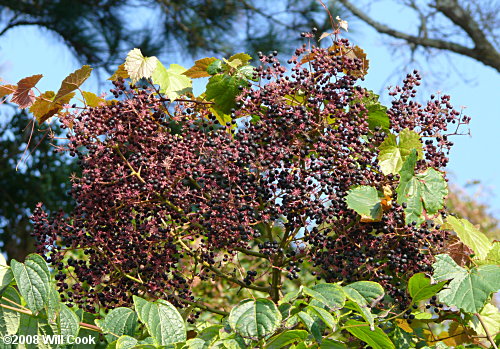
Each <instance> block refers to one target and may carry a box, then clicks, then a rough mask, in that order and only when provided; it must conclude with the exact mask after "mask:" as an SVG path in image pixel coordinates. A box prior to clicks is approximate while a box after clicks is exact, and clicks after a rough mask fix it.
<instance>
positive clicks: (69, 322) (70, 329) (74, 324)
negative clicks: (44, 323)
mask: <svg viewBox="0 0 500 349" xmlns="http://www.w3.org/2000/svg"><path fill="white" fill-rule="evenodd" d="M59 322H60V328H61V335H63V336H73V337H76V336H77V335H78V331H79V330H80V320H79V319H78V316H77V315H76V314H75V312H74V311H73V310H71V309H70V308H69V307H68V306H67V305H66V304H62V303H61V313H60V318H59Z"/></svg>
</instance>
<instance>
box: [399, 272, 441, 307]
mask: <svg viewBox="0 0 500 349" xmlns="http://www.w3.org/2000/svg"><path fill="white" fill-rule="evenodd" d="M445 284H446V282H445V281H443V282H439V283H437V284H434V285H432V284H431V279H429V278H428V277H426V276H425V274H424V273H417V274H415V275H413V276H412V277H411V278H410V281H409V282H408V293H409V294H410V297H411V298H412V300H413V303H417V302H419V301H421V300H424V299H429V298H431V297H432V296H434V295H435V294H436V293H438V292H439V291H440V290H441V289H442V288H443V287H444V285H445Z"/></svg>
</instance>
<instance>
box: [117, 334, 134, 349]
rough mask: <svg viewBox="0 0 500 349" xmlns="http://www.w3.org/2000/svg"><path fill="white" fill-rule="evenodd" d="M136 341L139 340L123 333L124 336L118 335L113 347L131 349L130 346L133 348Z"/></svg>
mask: <svg viewBox="0 0 500 349" xmlns="http://www.w3.org/2000/svg"><path fill="white" fill-rule="evenodd" d="M138 343H139V341H138V340H137V339H135V338H134V337H131V336H126V335H124V336H120V337H119V338H118V339H117V340H116V344H115V348H116V349H131V348H134V347H135V346H136V345H137V344H138Z"/></svg>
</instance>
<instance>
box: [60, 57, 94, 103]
mask: <svg viewBox="0 0 500 349" xmlns="http://www.w3.org/2000/svg"><path fill="white" fill-rule="evenodd" d="M91 72H92V68H91V67H90V65H84V66H83V67H81V68H80V69H77V70H75V71H74V72H73V73H71V74H69V75H68V76H67V77H66V78H65V79H64V80H63V81H62V83H61V87H60V88H59V91H57V93H56V96H55V97H54V100H53V102H54V103H55V102H59V101H60V100H62V99H63V98H64V97H66V96H67V95H69V94H70V93H71V92H73V91H75V90H76V89H78V88H79V87H80V86H81V85H82V84H83V83H84V82H85V80H87V79H88V78H89V76H90V73H91ZM66 100H67V98H66ZM61 103H62V102H61Z"/></svg>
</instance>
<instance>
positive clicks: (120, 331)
mask: <svg viewBox="0 0 500 349" xmlns="http://www.w3.org/2000/svg"><path fill="white" fill-rule="evenodd" d="M96 323H97V326H99V327H100V328H101V329H102V331H103V333H108V334H106V335H105V337H106V340H107V341H108V342H112V341H114V340H115V339H116V336H122V335H128V336H133V335H134V333H135V329H136V328H137V325H138V323H137V314H136V313H135V311H133V310H132V309H129V308H115V309H113V310H111V311H110V312H109V313H108V314H107V315H106V317H105V318H104V319H102V320H96Z"/></svg>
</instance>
